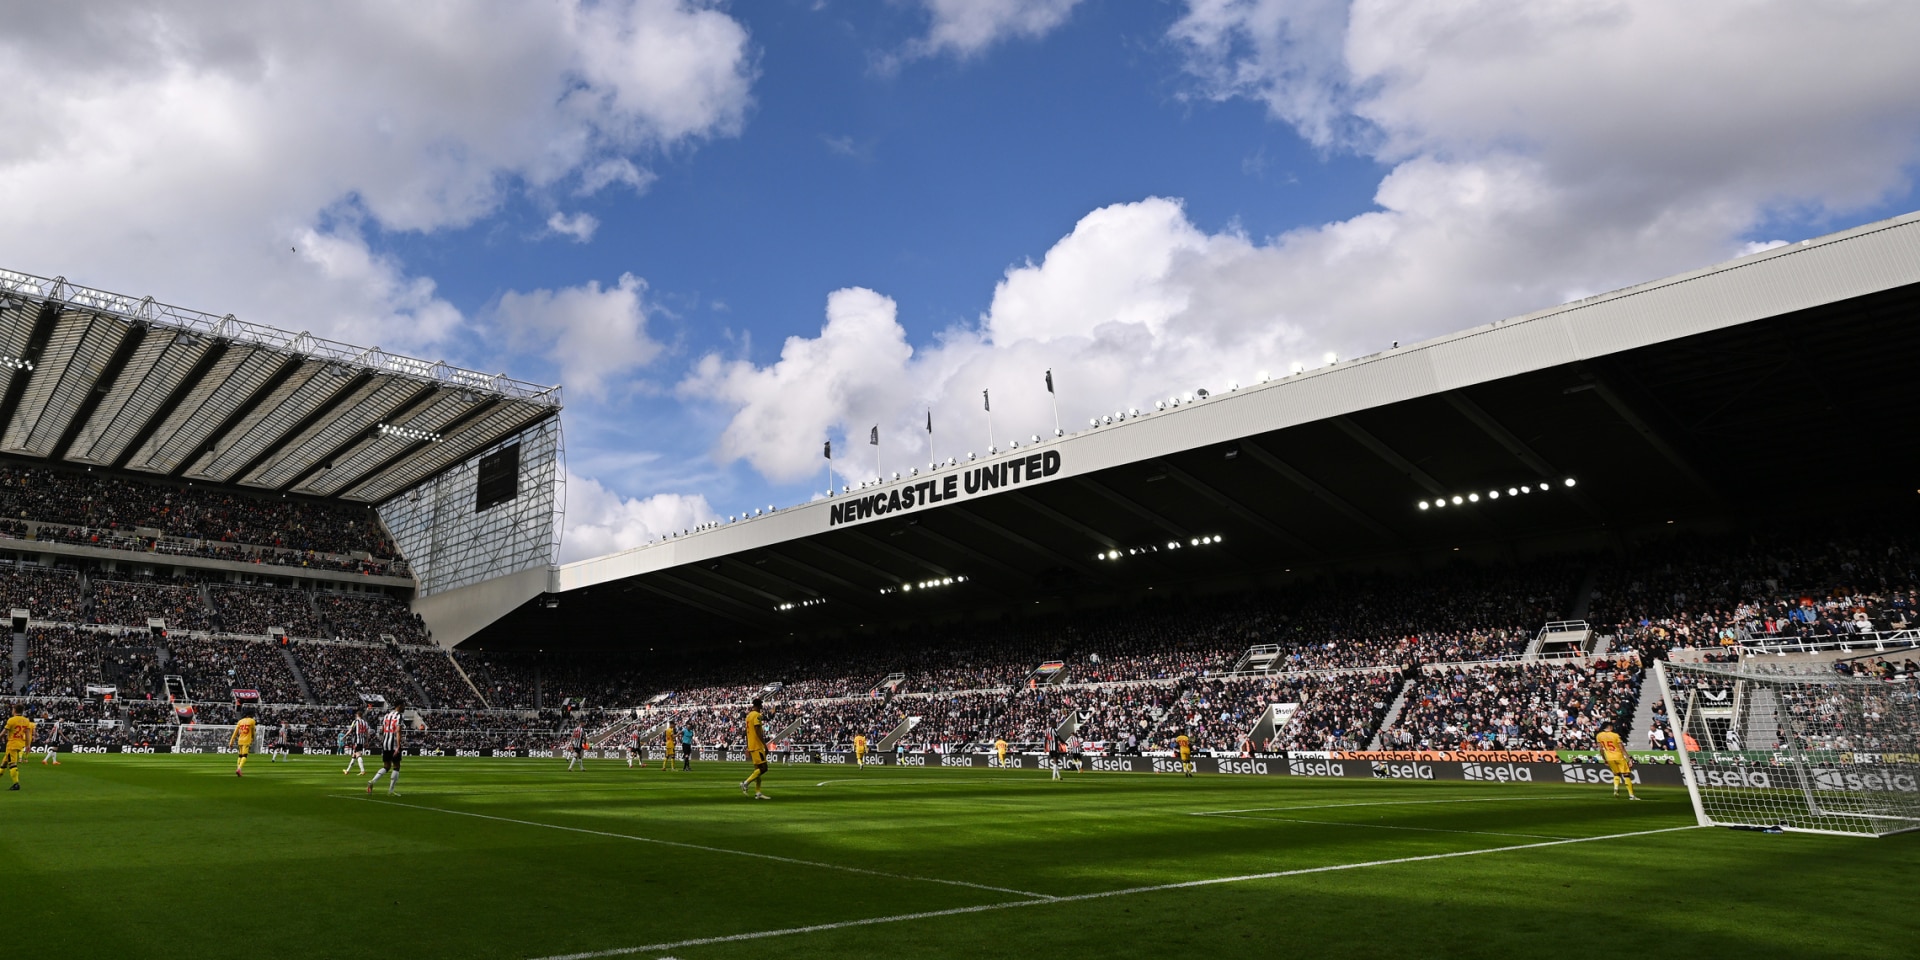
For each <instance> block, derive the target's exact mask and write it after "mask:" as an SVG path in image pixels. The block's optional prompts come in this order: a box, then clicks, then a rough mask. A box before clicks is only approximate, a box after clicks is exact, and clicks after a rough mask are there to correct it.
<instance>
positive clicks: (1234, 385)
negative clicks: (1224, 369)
mask: <svg viewBox="0 0 1920 960" xmlns="http://www.w3.org/2000/svg"><path fill="white" fill-rule="evenodd" d="M1238 389H1240V381H1238V380H1228V381H1227V392H1228V393H1232V392H1233V391H1235V390H1238Z"/></svg>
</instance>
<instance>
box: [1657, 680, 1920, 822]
mask: <svg viewBox="0 0 1920 960" xmlns="http://www.w3.org/2000/svg"><path fill="white" fill-rule="evenodd" d="M1770 666H1771V665H1770ZM1806 666H1807V668H1808V669H1809V671H1810V672H1805V673H1794V672H1780V671H1776V670H1771V669H1770V670H1759V669H1755V668H1753V667H1751V666H1747V665H1735V664H1709V663H1700V664H1690V663H1669V662H1665V661H1657V662H1656V663H1655V667H1654V669H1655V671H1656V672H1657V673H1658V674H1659V677H1660V681H1661V687H1662V690H1663V691H1664V693H1665V695H1666V705H1667V716H1668V718H1669V722H1670V723H1672V724H1673V731H1674V735H1675V736H1674V739H1675V740H1676V741H1678V744H1677V745H1678V746H1679V748H1680V751H1679V752H1680V762H1681V765H1682V767H1683V769H1684V771H1685V774H1686V781H1687V790H1688V792H1689V793H1690V794H1691V795H1692V798H1693V808H1694V813H1695V815H1696V816H1697V817H1698V818H1699V821H1700V824H1701V825H1702V826H1729V827H1730V826H1743V827H1759V828H1781V829H1786V830H1800V831H1808V832H1818V833H1842V834H1854V835H1865V836H1881V835H1885V834H1889V833H1899V832H1901V831H1904V830H1914V829H1920V689H1917V688H1916V685H1915V684H1913V683H1912V682H1910V681H1909V682H1903V683H1888V682H1885V681H1881V680H1870V679H1862V678H1854V677H1845V676H1840V675H1838V674H1833V673H1828V672H1825V668H1826V665H1825V664H1807V665H1806ZM1814 671H1817V672H1814Z"/></svg>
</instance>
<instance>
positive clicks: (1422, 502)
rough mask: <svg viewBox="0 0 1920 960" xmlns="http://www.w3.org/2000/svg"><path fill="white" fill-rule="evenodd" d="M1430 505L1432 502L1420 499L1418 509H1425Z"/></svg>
mask: <svg viewBox="0 0 1920 960" xmlns="http://www.w3.org/2000/svg"><path fill="white" fill-rule="evenodd" d="M1430 506H1432V504H1430V503H1428V502H1426V501H1425V500H1422V501H1420V509H1422V510H1425V509H1427V508H1428V507H1430Z"/></svg>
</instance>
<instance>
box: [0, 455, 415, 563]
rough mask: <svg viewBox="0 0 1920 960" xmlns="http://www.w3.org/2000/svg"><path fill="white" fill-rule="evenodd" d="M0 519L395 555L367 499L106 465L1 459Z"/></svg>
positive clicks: (296, 548)
mask: <svg viewBox="0 0 1920 960" xmlns="http://www.w3.org/2000/svg"><path fill="white" fill-rule="evenodd" d="M0 517H6V518H9V519H15V520H36V521H44V522H50V523H56V524H64V525H68V526H72V527H85V528H87V529H88V530H101V531H106V532H107V533H108V534H109V535H118V536H133V535H135V531H136V529H138V528H145V529H149V530H158V531H160V532H161V533H164V534H170V535H173V536H178V537H187V538H191V539H197V540H214V541H220V542H225V543H249V544H256V545H259V546H263V547H273V548H276V549H279V550H290V551H307V550H317V551H323V552H327V553H341V554H345V553H354V552H362V553H367V554H370V555H372V556H374V557H393V556H396V555H397V554H396V553H395V551H394V549H393V545H392V543H391V542H389V541H388V540H387V538H386V536H385V533H384V532H383V531H382V528H381V526H380V522H379V520H378V519H377V518H376V517H375V515H374V512H373V508H372V507H370V506H367V505H364V504H352V503H345V502H334V501H322V500H297V499H288V498H282V497H267V496H256V495H253V494H248V493H243V492H241V491H238V490H233V489H220V488H215V487H209V486H195V485H192V484H188V485H184V486H183V485H179V484H177V483H174V482H171V481H164V480H160V479H157V478H156V479H146V478H140V477H131V476H116V475H110V474H107V473H105V472H104V471H102V472H91V471H75V470H64V469H53V468H47V467H28V466H24V465H14V464H0Z"/></svg>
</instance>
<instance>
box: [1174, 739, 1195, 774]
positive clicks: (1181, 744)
mask: <svg viewBox="0 0 1920 960" xmlns="http://www.w3.org/2000/svg"><path fill="white" fill-rule="evenodd" d="M1173 745H1174V749H1176V750H1178V751H1179V753H1180V772H1181V773H1183V774H1185V775H1187V776H1189V777H1191V776H1193V741H1192V740H1189V739H1187V735H1186V734H1184V733H1183V734H1181V735H1179V736H1177V737H1174V738H1173Z"/></svg>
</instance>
